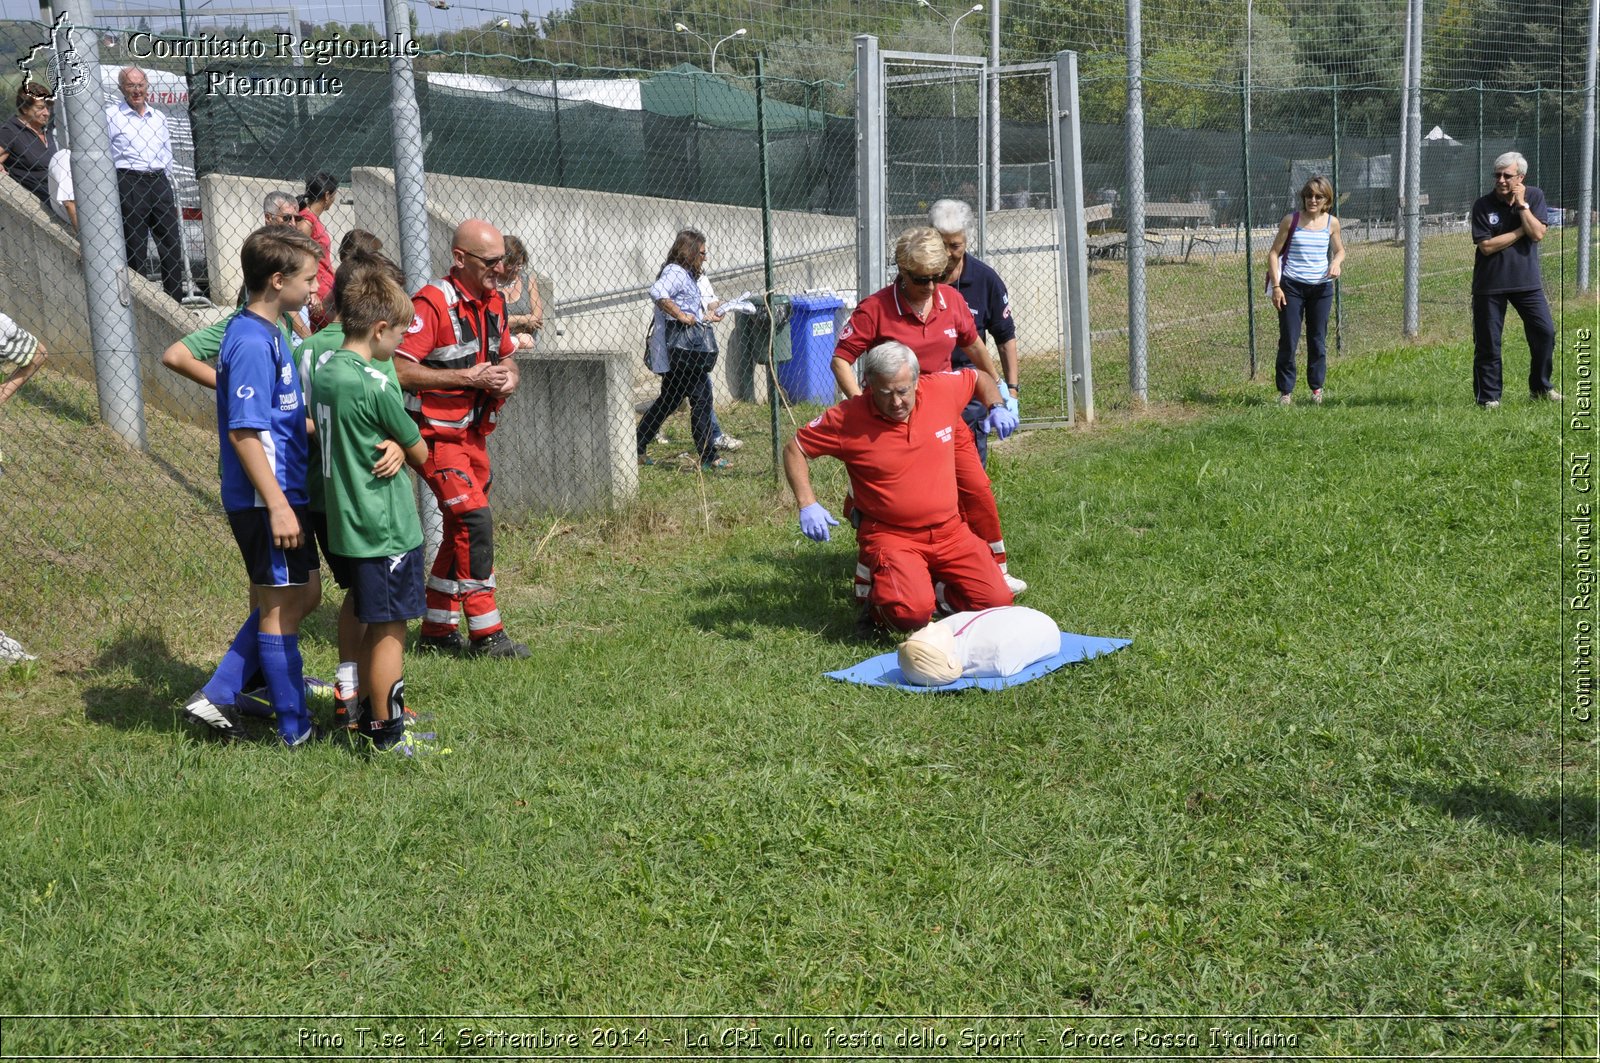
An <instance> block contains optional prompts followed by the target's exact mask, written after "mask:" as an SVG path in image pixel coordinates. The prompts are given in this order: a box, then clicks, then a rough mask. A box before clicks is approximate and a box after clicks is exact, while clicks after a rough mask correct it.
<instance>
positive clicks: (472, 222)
mask: <svg viewBox="0 0 1600 1063" xmlns="http://www.w3.org/2000/svg"><path fill="white" fill-rule="evenodd" d="M450 246H451V258H452V260H453V263H452V268H451V272H452V273H454V274H455V275H456V279H457V280H458V281H460V282H461V283H462V285H463V286H464V287H465V288H466V289H467V291H468V294H470V295H472V296H474V297H481V296H482V295H483V294H484V293H485V292H490V291H494V289H495V288H497V287H498V286H499V284H500V262H501V260H502V259H503V258H505V255H506V241H505V237H503V236H501V235H500V230H499V229H496V228H495V227H494V226H493V225H490V224H489V223H488V222H486V221H484V220H483V219H481V218H469V219H467V220H466V221H464V222H462V223H461V224H460V225H458V226H456V232H455V235H454V236H453V237H451V240H450Z"/></svg>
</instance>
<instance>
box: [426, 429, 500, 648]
mask: <svg viewBox="0 0 1600 1063" xmlns="http://www.w3.org/2000/svg"><path fill="white" fill-rule="evenodd" d="M422 476H423V479H424V480H426V481H427V482H428V487H429V489H430V490H432V491H433V496H434V497H435V498H437V499H438V500H439V511H440V513H441V514H442V515H443V517H444V539H443V541H442V542H441V543H440V544H439V556H438V557H436V558H434V560H433V570H432V571H431V572H430V573H429V574H428V586H427V595H426V597H427V603H426V604H427V610H428V611H427V612H426V613H425V614H423V618H422V633H423V634H424V635H434V636H439V635H448V634H450V633H451V632H453V631H457V630H458V629H459V628H460V625H461V614H462V613H466V614H467V634H468V635H470V636H471V637H472V638H473V639H482V638H487V637H488V636H490V635H493V634H494V633H495V632H497V631H501V630H503V629H504V627H505V625H504V624H502V623H501V622H500V608H499V606H498V605H496V604H495V600H494V518H493V513H492V512H491V511H490V509H489V482H490V479H491V476H490V473H489V450H488V446H487V441H486V440H485V439H484V438H483V436H481V435H478V434H477V433H470V434H469V435H468V436H467V438H466V439H464V440H459V441H457V440H442V439H434V440H429V442H428V463H427V464H426V465H424V466H423V469H422Z"/></svg>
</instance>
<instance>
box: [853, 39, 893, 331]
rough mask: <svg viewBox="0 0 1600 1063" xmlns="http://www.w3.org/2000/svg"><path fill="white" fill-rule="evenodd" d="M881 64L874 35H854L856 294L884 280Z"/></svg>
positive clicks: (870, 290) (861, 296)
mask: <svg viewBox="0 0 1600 1063" xmlns="http://www.w3.org/2000/svg"><path fill="white" fill-rule="evenodd" d="M883 135H884V115H883V64H882V63H881V62H880V61H879V59H878V38H876V37H874V36H872V35H871V34H866V33H864V34H862V35H860V36H859V37H857V38H856V297H857V298H858V299H865V298H866V297H867V296H868V295H871V294H872V293H873V292H875V291H877V290H878V289H879V288H882V287H883V285H884V279H885V278H884V273H885V268H884V263H885V260H886V259H887V258H888V248H887V243H886V241H887V237H886V235H885V234H884V225H885V221H886V219H885V203H884V187H883V184H884V165H883V164H884V143H883Z"/></svg>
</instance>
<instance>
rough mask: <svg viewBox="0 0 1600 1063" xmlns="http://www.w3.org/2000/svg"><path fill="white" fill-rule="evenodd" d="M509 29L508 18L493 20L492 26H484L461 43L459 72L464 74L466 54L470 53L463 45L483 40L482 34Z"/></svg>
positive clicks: (509, 21) (469, 49)
mask: <svg viewBox="0 0 1600 1063" xmlns="http://www.w3.org/2000/svg"><path fill="white" fill-rule="evenodd" d="M510 28H511V20H510V19H508V18H497V19H495V20H494V25H492V26H485V27H484V28H483V29H481V30H479V31H478V32H477V33H474V34H473V35H472V36H470V37H468V38H466V40H465V41H463V42H462V44H463V47H462V49H461V72H462V73H463V74H465V73H466V72H467V53H468V52H470V51H472V49H471V48H468V47H465V45H467V44H476V43H477V42H478V41H481V40H483V35H484V34H486V33H489V32H491V31H493V30H507V29H510Z"/></svg>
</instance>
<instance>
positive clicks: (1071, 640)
mask: <svg viewBox="0 0 1600 1063" xmlns="http://www.w3.org/2000/svg"><path fill="white" fill-rule="evenodd" d="M1132 642H1133V640H1132V639H1104V638H1096V637H1094V636H1092V635H1074V634H1072V633H1071V632H1069V631H1063V632H1062V633H1061V650H1060V651H1059V652H1058V653H1057V654H1056V655H1055V656H1054V657H1046V658H1045V659H1044V660H1042V661H1035V662H1034V663H1033V664H1030V665H1028V667H1026V668H1024V669H1023V670H1022V671H1020V672H1018V673H1017V674H1016V675H1008V676H992V677H985V678H982V679H957V680H956V681H955V682H954V683H946V684H945V685H944V686H941V687H921V686H917V685H915V684H913V683H907V682H906V679H905V676H904V675H902V674H901V672H900V660H899V658H898V657H897V656H896V654H895V652H894V651H893V650H891V651H890V652H888V653H880V654H878V655H877V656H876V657H869V658H867V659H866V660H864V661H862V662H861V663H860V664H858V665H856V666H855V667H854V668H845V669H843V670H841V671H838V672H825V673H823V674H824V675H826V676H827V677H828V678H829V679H837V680H839V681H840V682H841V683H859V684H861V685H862V686H869V687H898V688H899V689H901V690H911V691H915V692H916V693H919V694H936V693H941V692H943V691H948V690H966V689H967V688H969V687H977V688H978V689H979V690H1004V689H1006V688H1007V687H1015V686H1021V685H1022V684H1023V683H1027V682H1031V681H1032V680H1035V679H1038V678H1039V677H1040V676H1042V675H1048V674H1050V673H1051V672H1053V671H1055V670H1056V669H1057V668H1062V667H1065V666H1066V665H1069V664H1077V663H1078V662H1079V661H1087V660H1089V659H1090V658H1091V657H1099V656H1101V655H1102V654H1107V653H1115V652H1117V651H1118V650H1120V649H1122V647H1124V646H1127V645H1130V644H1131V643H1132Z"/></svg>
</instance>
